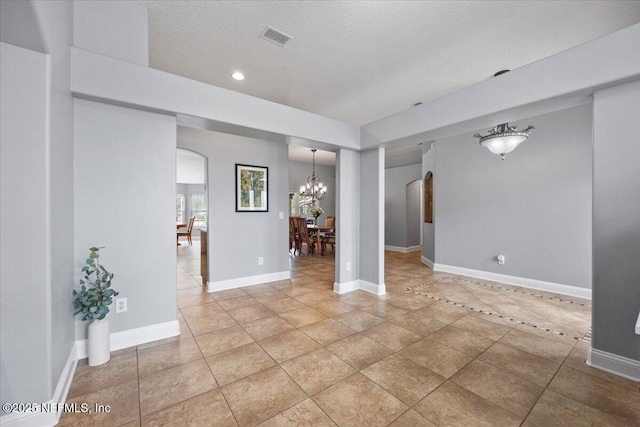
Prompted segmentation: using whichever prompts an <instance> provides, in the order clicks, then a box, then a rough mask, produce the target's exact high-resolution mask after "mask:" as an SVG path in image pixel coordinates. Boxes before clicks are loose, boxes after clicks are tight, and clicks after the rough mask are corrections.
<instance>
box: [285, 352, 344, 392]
mask: <svg viewBox="0 0 640 427" xmlns="http://www.w3.org/2000/svg"><path fill="white" fill-rule="evenodd" d="M281 367H282V369H284V370H285V371H286V372H287V374H289V376H290V377H291V378H293V380H294V381H295V382H297V383H298V385H299V386H300V387H301V388H302V389H303V390H304V391H305V392H306V393H307V394H308V395H309V396H311V395H314V394H316V393H318V392H320V391H322V390H324V389H325V388H327V387H329V386H331V385H333V384H335V383H337V382H338V381H340V380H342V379H344V378H346V377H348V376H349V375H351V374H353V373H355V372H356V371H355V369H353V368H352V367H351V366H349V365H348V364H346V363H345V362H343V361H342V360H340V359H339V358H338V357H336V356H334V355H333V354H332V353H331V352H329V351H328V350H326V349H324V348H321V349H318V350H315V351H312V352H310V353H307V354H303V355H302V356H298V357H296V358H295V359H291V360H288V361H286V362H284V363H282V364H281Z"/></svg>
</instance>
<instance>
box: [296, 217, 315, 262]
mask: <svg viewBox="0 0 640 427" xmlns="http://www.w3.org/2000/svg"><path fill="white" fill-rule="evenodd" d="M297 222H298V236H299V241H300V247H299V249H298V250H299V253H300V254H302V244H303V243H306V244H307V256H309V254H310V253H313V251H314V249H315V246H316V240H315V239H313V238H312V237H311V235H310V234H309V229H308V228H307V219H306V218H304V217H301V218H297Z"/></svg>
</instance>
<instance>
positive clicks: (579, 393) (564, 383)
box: [548, 366, 640, 425]
mask: <svg viewBox="0 0 640 427" xmlns="http://www.w3.org/2000/svg"><path fill="white" fill-rule="evenodd" d="M548 389H549V390H551V391H554V392H556V393H559V394H561V395H563V396H565V397H568V398H570V399H573V400H575V401H576V402H579V403H582V404H583V405H587V406H590V407H592V408H593V409H597V410H599V411H602V412H605V413H607V414H609V415H612V416H615V417H617V418H620V419H622V420H625V421H626V422H628V423H629V424H630V425H640V390H638V389H636V390H630V389H629V388H627V387H624V386H621V385H618V384H616V383H613V382H611V381H606V380H603V379H601V378H598V377H595V376H593V375H589V374H587V373H585V372H582V371H578V370H576V369H571V368H568V367H566V366H562V367H561V368H560V370H558V373H557V374H556V376H555V377H554V378H553V380H552V381H551V384H549V388H548Z"/></svg>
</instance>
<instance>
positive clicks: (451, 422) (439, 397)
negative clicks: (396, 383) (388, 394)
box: [413, 381, 522, 427]
mask: <svg viewBox="0 0 640 427" xmlns="http://www.w3.org/2000/svg"><path fill="white" fill-rule="evenodd" d="M413 409H414V410H415V411H417V412H418V413H420V414H421V415H422V416H423V417H425V418H426V419H428V420H429V421H431V422H433V423H435V424H436V425H438V426H474V427H517V426H519V425H520V423H521V422H522V417H518V416H516V415H514V414H512V413H510V412H508V411H506V410H504V409H502V408H501V407H499V406H498V405H494V404H493V403H491V402H488V401H487V400H485V399H483V398H482V397H480V396H478V395H477V394H474V393H472V392H470V391H469V390H467V389H465V388H464V387H460V386H458V385H456V384H454V383H452V382H450V381H447V382H446V383H444V384H443V385H441V386H440V387H438V389H437V390H435V391H434V392H432V393H430V394H429V395H428V396H427V397H425V398H424V399H423V400H422V401H421V402H419V403H418V404H417V405H416V406H414V408H413Z"/></svg>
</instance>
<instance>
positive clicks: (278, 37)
mask: <svg viewBox="0 0 640 427" xmlns="http://www.w3.org/2000/svg"><path fill="white" fill-rule="evenodd" d="M260 37H262V38H263V39H265V40H269V41H270V42H272V43H275V44H277V45H278V46H284V45H285V44H286V43H287V42H288V41H289V40H291V39H292V38H293V37H291V36H288V35H286V34H285V33H283V32H282V31H278V30H276V29H275V28H271V27H269V26H267V28H265V30H264V31H263V32H262V34H260Z"/></svg>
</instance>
